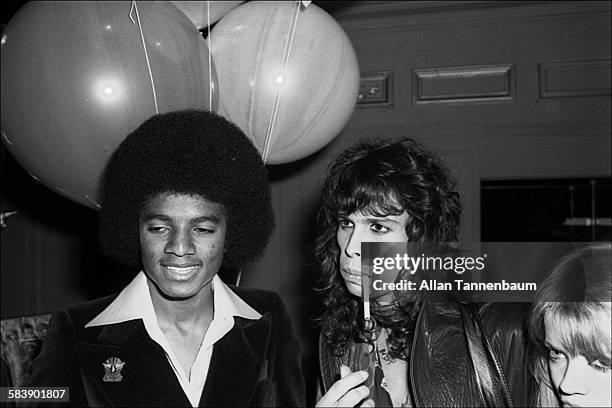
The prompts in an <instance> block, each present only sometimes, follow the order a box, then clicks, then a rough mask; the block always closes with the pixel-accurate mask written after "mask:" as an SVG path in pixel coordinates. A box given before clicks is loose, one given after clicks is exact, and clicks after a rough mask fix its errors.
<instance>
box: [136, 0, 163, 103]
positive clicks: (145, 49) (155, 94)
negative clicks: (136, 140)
mask: <svg viewBox="0 0 612 408" xmlns="http://www.w3.org/2000/svg"><path fill="white" fill-rule="evenodd" d="M132 12H136V20H137V21H138V29H139V30H140V40H141V41H142V48H144V53H145V59H146V60H147V69H148V70H149V79H150V80H151V88H152V89H153V102H154V103H155V114H159V109H158V107H157V93H156V92H155V81H153V72H152V71H151V62H150V61H149V53H148V52H147V44H146V43H145V39H144V34H143V32H142V24H140V15H139V14H138V5H137V4H136V2H135V1H132V8H131V9H130V20H132V23H134V24H136V21H134V18H133V17H132Z"/></svg>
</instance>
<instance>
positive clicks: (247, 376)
mask: <svg viewBox="0 0 612 408" xmlns="http://www.w3.org/2000/svg"><path fill="white" fill-rule="evenodd" d="M271 328H272V324H271V314H270V313H269V312H268V313H265V314H264V315H263V316H262V317H261V318H259V319H258V320H248V319H243V318H240V317H235V318H234V327H233V328H232V330H230V331H229V333H227V334H226V335H225V336H224V337H223V338H222V339H221V340H219V341H218V342H217V343H215V345H214V348H213V353H212V358H211V361H210V367H209V369H208V375H207V377H206V384H205V385H204V389H203V391H202V397H201V398H200V404H199V406H248V405H252V403H253V401H251V400H252V397H253V394H254V392H255V387H256V385H257V382H258V381H259V380H261V379H265V378H267V355H268V353H267V350H268V348H269V343H270V336H271Z"/></svg>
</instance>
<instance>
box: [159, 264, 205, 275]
mask: <svg viewBox="0 0 612 408" xmlns="http://www.w3.org/2000/svg"><path fill="white" fill-rule="evenodd" d="M200 265H201V264H197V263H184V264H178V263H162V264H161V266H162V267H163V268H164V269H166V270H167V271H169V272H172V273H175V274H179V275H186V274H189V273H191V272H193V271H194V270H196V269H197V268H199V267H200Z"/></svg>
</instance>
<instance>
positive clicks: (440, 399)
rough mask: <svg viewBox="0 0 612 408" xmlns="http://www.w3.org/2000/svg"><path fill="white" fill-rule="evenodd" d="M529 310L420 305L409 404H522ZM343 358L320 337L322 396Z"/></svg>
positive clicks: (504, 305)
mask: <svg viewBox="0 0 612 408" xmlns="http://www.w3.org/2000/svg"><path fill="white" fill-rule="evenodd" d="M528 307H529V304H527V303H486V304H475V303H459V302H451V303H429V302H425V303H423V304H422V305H421V308H420V310H419V313H418V318H417V322H416V327H415V330H414V337H413V341H412V346H411V351H410V355H409V364H408V376H409V378H408V379H407V380H408V387H409V392H410V398H411V403H412V405H413V406H417V407H445V406H453V407H457V406H468V407H482V406H496V407H497V406H508V407H510V406H526V405H527V404H528V401H529V392H530V383H529V378H530V377H529V375H528V372H527V368H526V367H527V365H526V364H525V363H526V361H525V358H526V336H525V335H524V330H523V320H524V316H525V315H526V313H527V310H528ZM347 360H348V359H347V356H346V355H345V356H344V357H337V356H334V355H332V354H331V353H330V350H329V347H328V346H327V344H326V342H325V340H324V339H323V337H322V336H321V338H320V342H319V363H320V369H321V380H322V384H321V385H322V389H323V392H327V390H328V389H329V387H330V386H331V385H332V384H333V383H334V382H335V381H337V380H338V378H339V375H338V373H339V372H340V365H341V364H347V362H348V361H347ZM375 400H376V399H375ZM380 401H381V400H378V401H377V402H379V404H380ZM382 401H385V399H382ZM386 401H390V400H389V399H386ZM377 406H379V405H377Z"/></svg>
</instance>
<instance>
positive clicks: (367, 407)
mask: <svg viewBox="0 0 612 408" xmlns="http://www.w3.org/2000/svg"><path fill="white" fill-rule="evenodd" d="M374 406H375V405H374V400H373V399H372V398H369V399H367V400H365V401H363V404H361V408H373V407H374Z"/></svg>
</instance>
